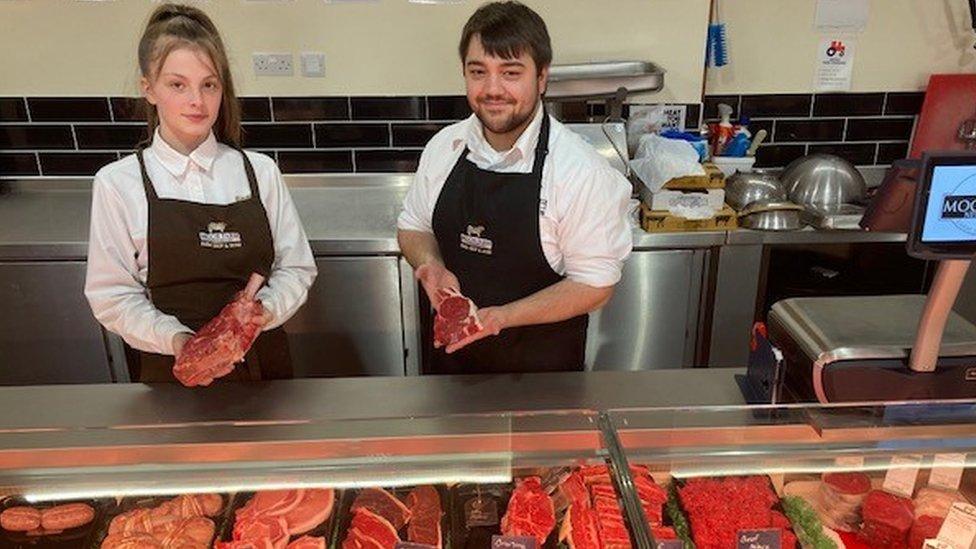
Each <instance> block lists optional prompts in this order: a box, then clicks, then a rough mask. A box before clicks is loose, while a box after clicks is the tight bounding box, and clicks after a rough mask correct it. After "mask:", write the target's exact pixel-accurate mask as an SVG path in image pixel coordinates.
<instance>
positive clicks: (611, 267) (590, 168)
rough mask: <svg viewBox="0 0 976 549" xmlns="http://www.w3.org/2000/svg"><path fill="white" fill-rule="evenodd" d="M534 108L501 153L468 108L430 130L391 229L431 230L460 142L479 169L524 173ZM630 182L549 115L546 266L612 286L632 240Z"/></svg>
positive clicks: (530, 156)
mask: <svg viewBox="0 0 976 549" xmlns="http://www.w3.org/2000/svg"><path fill="white" fill-rule="evenodd" d="M542 112H543V110H542V109H541V108H539V109H537V110H536V114H535V118H534V119H533V120H532V122H530V123H529V126H528V127H527V128H526V129H525V131H524V132H522V135H521V136H519V138H518V140H517V141H516V142H515V145H514V146H513V147H512V148H511V149H509V150H508V151H504V152H499V151H496V150H495V149H493V148H492V147H491V145H490V144H489V143H488V141H487V139H485V137H484V132H483V129H482V125H481V121H480V120H478V117H477V116H475V115H471V116H470V117H469V118H467V119H466V120H462V121H461V122H458V123H456V124H453V125H451V126H448V127H446V128H444V129H443V130H441V131H440V132H438V133H437V135H435V136H434V137H433V139H431V140H430V142H429V143H428V144H427V147H426V148H425V149H424V152H423V154H422V155H421V157H420V165H419V167H418V168H417V175H416V177H415V179H414V182H413V185H412V186H411V187H410V190H409V191H408V192H407V196H406V198H404V201H403V212H402V213H401V214H400V217H399V219H398V220H397V228H399V229H401V230H407V231H421V232H427V233H433V232H434V230H433V216H434V206H435V205H436V204H437V198H438V197H439V196H440V193H441V189H443V188H444V183H445V182H446V180H447V177H448V175H449V174H450V172H451V169H452V168H453V167H454V165H455V164H456V163H457V161H458V158H459V157H460V156H461V152H462V151H463V150H464V147H465V145H466V146H467V147H468V149H469V152H468V157H467V158H468V160H470V161H471V162H473V163H474V164H475V165H476V166H478V167H479V168H481V169H483V170H490V171H494V172H500V173H513V172H514V173H531V172H532V166H533V164H534V162H535V146H536V143H538V142H539V132H540V130H541V128H542ZM630 189H631V186H630V183H628V181H627V179H626V178H625V177H624V176H623V175H622V174H621V173H620V172H618V171H617V170H615V169H613V168H612V167H611V166H610V164H609V162H607V160H606V159H605V158H603V157H602V156H600V155H599V153H597V152H596V150H595V149H594V148H593V147H592V146H591V145H590V144H589V143H587V142H586V141H584V140H583V139H582V138H581V137H580V136H578V135H577V134H575V133H573V132H572V130H569V129H568V128H566V127H565V126H564V125H563V124H561V123H560V122H559V121H557V120H556V119H555V118H552V117H551V116H550V117H549V155H548V157H547V158H546V163H545V166H543V169H542V190H541V193H540V212H539V234H540V237H541V240H542V251H543V253H544V255H545V257H546V260H547V261H548V263H549V265H550V266H551V267H552V269H553V271H555V272H556V273H558V274H560V275H563V276H566V277H567V278H569V279H570V280H573V281H576V282H580V283H582V284H586V285H588V286H593V287H607V286H613V285H614V284H616V283H617V282H618V281H619V280H620V273H621V270H622V269H623V263H624V260H625V259H626V258H627V256H628V255H629V254H630V250H631V246H632V235H631V227H630V225H629V224H628V222H627V211H628V202H629V200H630Z"/></svg>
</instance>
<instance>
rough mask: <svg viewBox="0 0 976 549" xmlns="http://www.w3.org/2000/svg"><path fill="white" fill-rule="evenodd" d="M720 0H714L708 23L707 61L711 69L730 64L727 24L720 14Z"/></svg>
mask: <svg viewBox="0 0 976 549" xmlns="http://www.w3.org/2000/svg"><path fill="white" fill-rule="evenodd" d="M718 2H719V0H712V14H711V17H710V20H709V23H708V47H707V50H706V53H705V55H706V59H707V60H708V66H709V67H724V66H725V65H727V64H728V63H729V51H728V49H727V48H726V43H725V23H723V22H722V19H721V17H719V14H718Z"/></svg>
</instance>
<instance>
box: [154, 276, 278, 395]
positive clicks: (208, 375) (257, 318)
mask: <svg viewBox="0 0 976 549" xmlns="http://www.w3.org/2000/svg"><path fill="white" fill-rule="evenodd" d="M263 283H264V277H263V276H261V275H259V274H257V273H253V274H251V279H250V280H249V281H248V283H247V287H245V288H244V291H242V292H240V293H239V294H237V297H235V298H234V300H233V301H231V302H230V303H228V304H227V305H226V306H224V308H223V309H222V310H221V311H220V313H219V314H218V315H217V316H216V317H214V318H213V320H211V321H210V322H208V323H206V324H205V325H204V326H203V328H200V330H199V331H198V332H197V333H196V335H194V336H193V337H192V338H191V339H190V340H189V341H187V342H186V345H184V346H183V350H182V351H181V352H180V355H179V356H178V357H176V363H175V364H174V365H173V375H174V376H176V379H178V380H179V381H180V383H182V384H183V385H186V386H187V387H195V386H198V385H210V383H211V382H213V380H214V379H217V378H218V377H223V376H225V375H227V374H229V373H230V372H231V371H232V370H233V369H234V364H236V363H238V362H240V361H241V360H243V359H244V355H245V354H246V353H247V351H248V350H249V349H250V348H251V345H253V344H254V340H255V339H257V337H258V334H260V333H261V328H262V325H261V310H262V307H261V302H260V301H258V300H256V299H255V298H254V296H255V295H256V294H257V292H258V290H259V289H260V288H261V285H262V284H263Z"/></svg>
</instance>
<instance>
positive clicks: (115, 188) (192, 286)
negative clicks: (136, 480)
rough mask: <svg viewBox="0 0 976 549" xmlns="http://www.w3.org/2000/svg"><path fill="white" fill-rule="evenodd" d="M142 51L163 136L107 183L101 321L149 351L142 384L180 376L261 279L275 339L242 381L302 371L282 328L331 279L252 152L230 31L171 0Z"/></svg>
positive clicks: (95, 266) (284, 192)
mask: <svg viewBox="0 0 976 549" xmlns="http://www.w3.org/2000/svg"><path fill="white" fill-rule="evenodd" d="M138 55H139V68H140V71H141V73H142V79H141V86H142V93H143V97H144V98H145V101H146V110H147V113H148V119H149V134H150V135H151V138H150V139H149V140H148V142H147V143H145V144H144V145H143V146H141V147H140V148H139V150H138V151H137V152H136V153H135V154H133V155H130V156H127V157H125V158H123V159H121V160H119V161H118V162H114V163H112V164H109V165H108V166H106V167H104V168H102V169H101V170H100V171H99V172H98V173H97V174H96V175H95V182H94V189H93V198H92V216H91V234H90V240H89V247H88V275H87V280H86V283H85V295H86V296H87V298H88V301H89V303H90V304H91V307H92V311H93V312H94V313H95V318H97V319H98V321H99V322H101V323H102V325H104V326H105V327H106V328H107V329H109V330H111V331H112V332H115V333H117V334H119V335H120V336H122V338H123V339H125V341H126V343H128V344H129V345H130V346H131V347H133V348H134V349H136V350H138V352H136V353H130V355H137V357H136V358H137V360H130V368H129V369H130V374H131V377H132V379H133V381H143V382H168V381H175V378H174V377H173V374H172V368H173V363H174V357H175V356H177V355H179V353H180V350H181V349H182V347H183V344H184V343H186V341H187V340H188V339H189V338H190V337H191V336H192V334H193V331H194V330H197V329H199V328H200V327H201V326H202V325H203V324H205V323H206V322H207V321H208V320H210V319H211V318H213V317H214V316H215V315H216V314H217V313H218V312H219V311H220V309H221V308H222V307H223V306H224V305H225V304H226V303H228V302H229V301H231V300H232V299H233V297H234V295H235V294H236V293H237V292H238V291H240V290H241V289H243V288H244V286H245V284H246V282H247V279H248V277H249V276H250V274H251V273H252V272H257V273H260V274H263V275H265V276H267V285H266V286H265V287H263V288H262V289H261V291H260V292H259V293H258V295H257V297H258V299H260V300H261V303H262V305H263V307H264V313H265V314H264V320H265V326H264V331H263V333H262V334H261V336H260V337H259V338H258V339H257V341H256V343H255V345H254V347H253V348H252V350H251V352H250V353H249V354H248V356H247V358H246V359H245V364H244V365H243V366H241V365H239V366H238V367H237V368H236V369H235V372H234V373H233V374H231V375H230V376H228V378H230V379H261V378H263V379H277V378H286V377H291V362H290V357H289V353H288V346H287V340H286V338H285V334H284V332H283V331H282V330H281V328H280V326H281V324H283V323H284V322H285V321H286V320H288V319H289V318H290V317H291V316H292V315H293V314H294V313H295V311H296V310H298V308H299V307H301V305H302V304H303V303H304V302H305V299H306V297H307V295H308V289H309V287H310V286H311V285H312V282H313V280H314V279H315V276H316V274H317V271H316V268H315V263H314V261H313V259H312V253H311V249H310V248H309V245H308V239H307V237H306V236H305V231H304V229H303V228H302V225H301V221H300V220H299V218H298V214H297V213H296V211H295V206H294V204H293V202H292V200H291V196H290V195H289V193H288V189H287V187H285V185H284V183H283V181H282V178H281V173H280V172H279V170H278V168H277V166H276V165H275V163H274V161H273V160H272V159H270V158H268V157H267V156H265V155H262V154H258V153H253V152H244V151H242V150H241V149H240V135H241V125H240V110H239V106H238V102H237V97H236V96H235V94H234V84H233V81H232V80H231V74H230V70H229V65H228V61H227V54H226V52H225V50H224V46H223V42H222V41H221V39H220V35H219V34H218V32H217V29H216V27H215V26H214V24H213V22H212V21H211V20H210V18H209V17H207V15H206V14H204V13H203V12H202V11H200V10H199V9H196V8H193V7H189V6H183V5H176V4H164V5H161V6H159V7H158V8H157V9H156V10H155V11H154V12H153V14H152V16H151V17H150V19H149V23H148V24H147V26H146V29H145V32H144V33H143V35H142V39H141V40H140V42H139V54H138Z"/></svg>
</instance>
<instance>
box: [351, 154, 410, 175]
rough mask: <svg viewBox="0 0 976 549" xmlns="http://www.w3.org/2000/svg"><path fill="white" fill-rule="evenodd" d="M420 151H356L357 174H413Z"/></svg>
mask: <svg viewBox="0 0 976 549" xmlns="http://www.w3.org/2000/svg"><path fill="white" fill-rule="evenodd" d="M419 163H420V151H419V150H416V151H405V150H390V151H356V171H357V172H415V171H417V164H419Z"/></svg>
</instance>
